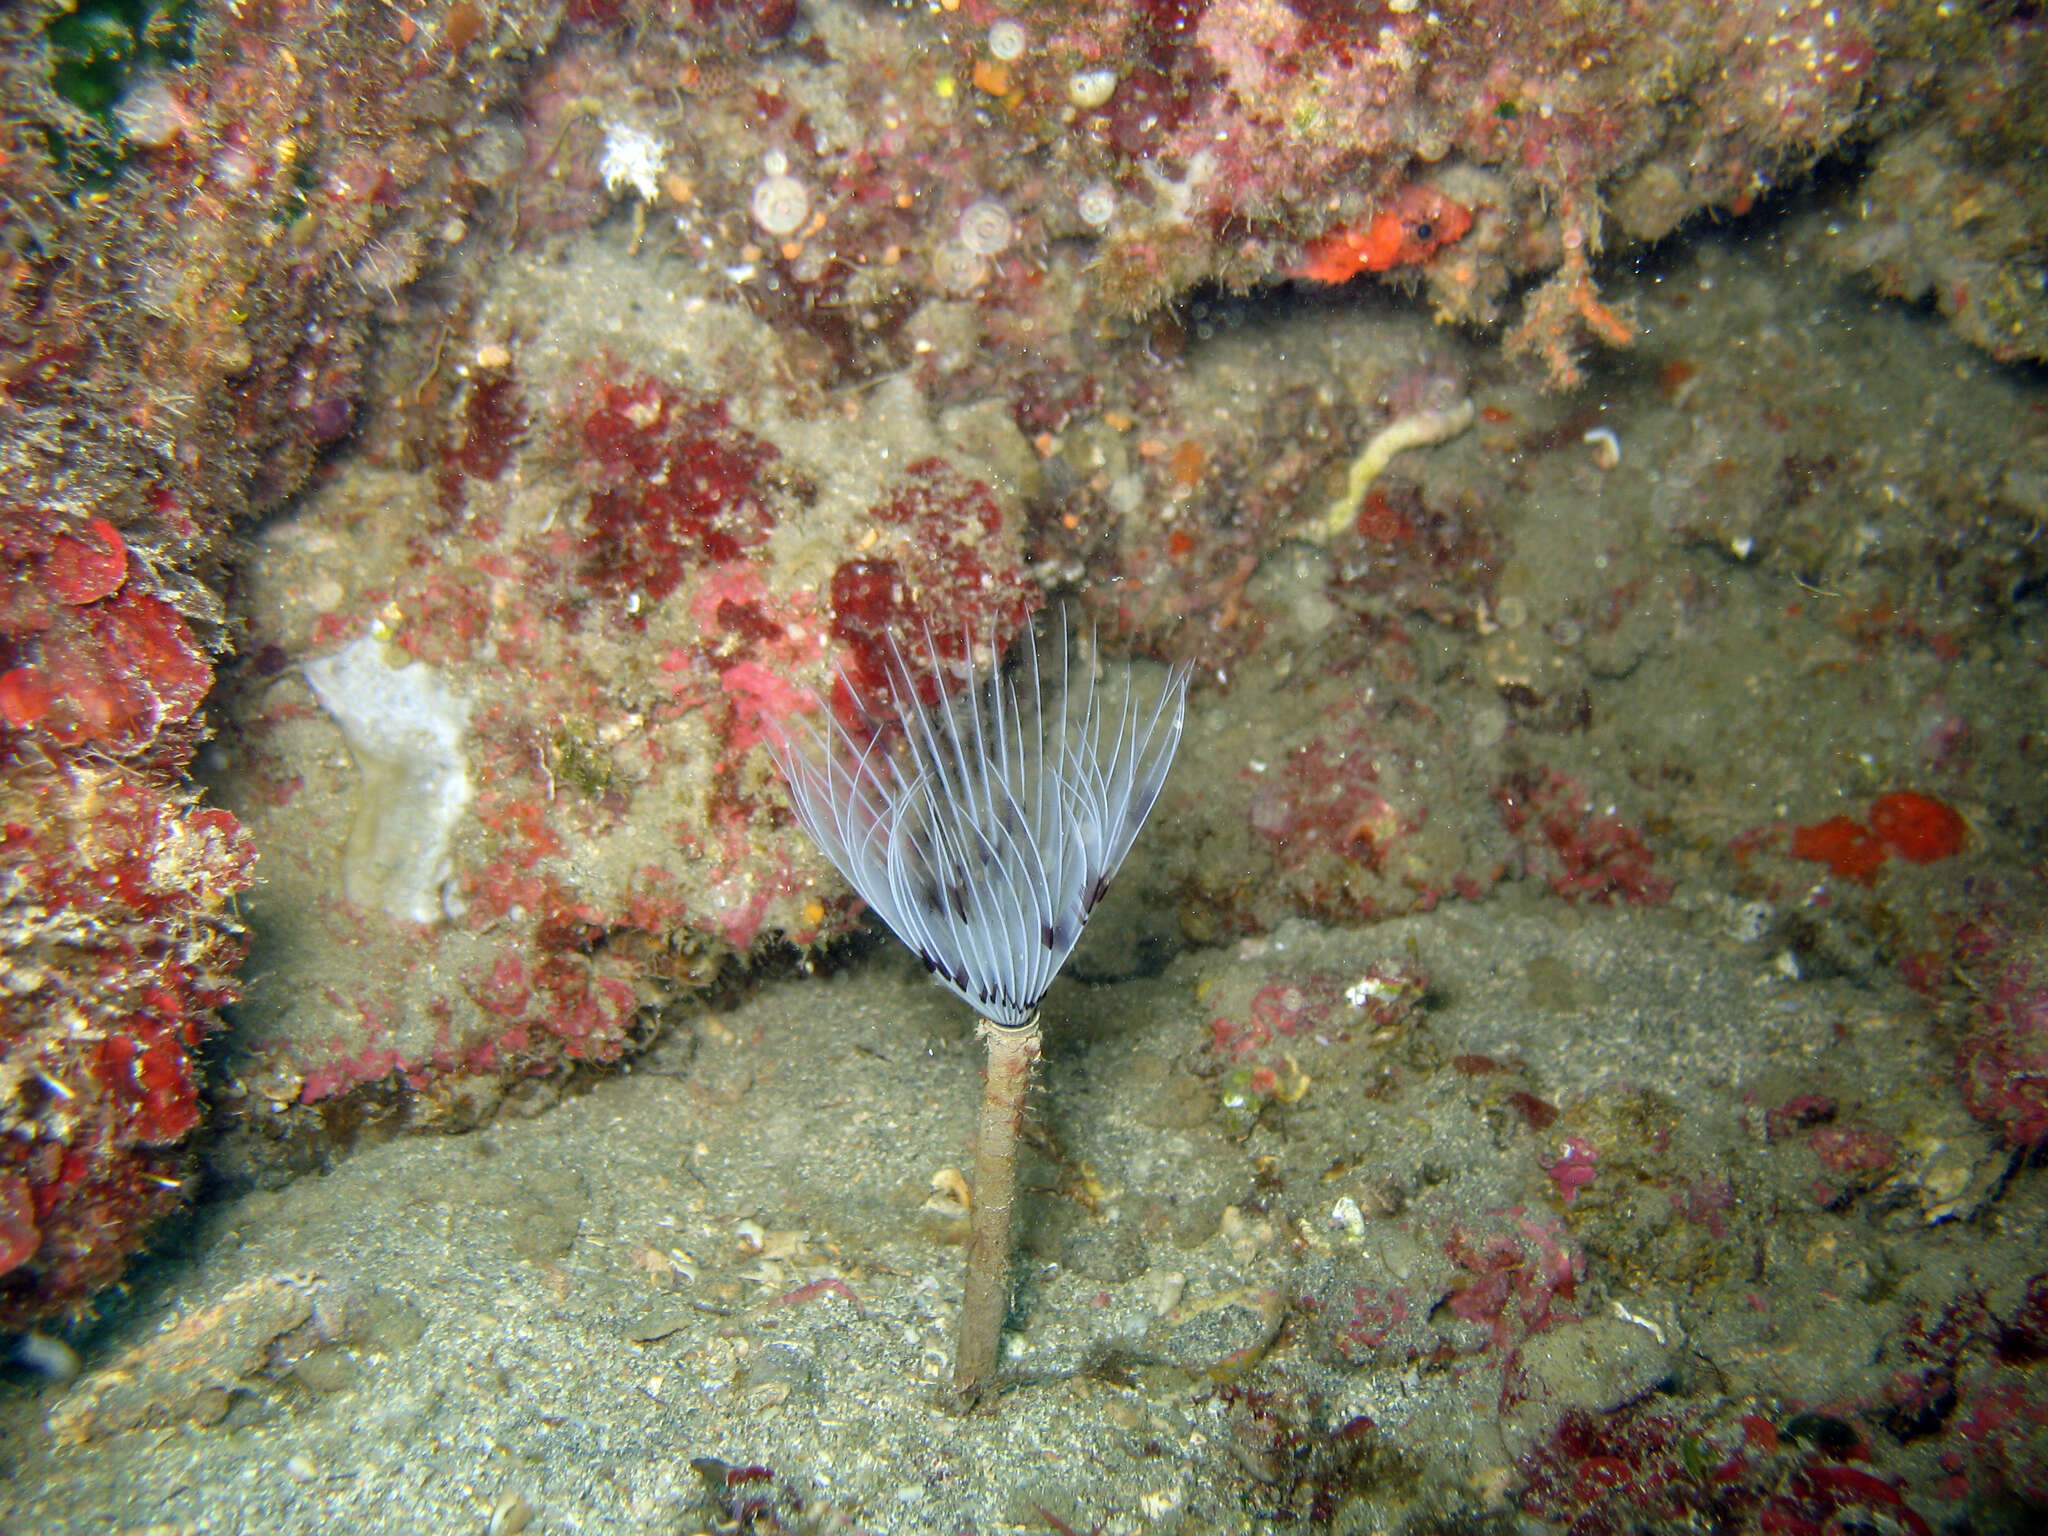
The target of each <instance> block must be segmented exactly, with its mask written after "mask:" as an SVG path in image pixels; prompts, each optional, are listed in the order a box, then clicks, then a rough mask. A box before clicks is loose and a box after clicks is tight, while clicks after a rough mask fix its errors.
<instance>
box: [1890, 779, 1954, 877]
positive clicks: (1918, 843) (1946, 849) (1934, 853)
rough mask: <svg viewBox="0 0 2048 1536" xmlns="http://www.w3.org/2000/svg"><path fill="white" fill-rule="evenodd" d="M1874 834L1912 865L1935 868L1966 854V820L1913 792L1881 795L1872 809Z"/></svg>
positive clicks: (1945, 807) (1929, 798)
mask: <svg viewBox="0 0 2048 1536" xmlns="http://www.w3.org/2000/svg"><path fill="white" fill-rule="evenodd" d="M1870 830H1871V831H1872V832H1874V833H1876V834H1877V840H1878V841H1879V842H1881V843H1883V844H1884V845H1885V847H1887V848H1889V849H1890V850H1891V851H1892V852H1893V853H1896V854H1897V855H1898V856H1899V857H1900V858H1902V859H1904V860H1906V861H1907V862H1908V863H1912V864H1932V863H1934V862H1935V860H1937V859H1947V858H1953V857H1954V856H1955V855H1956V854H1958V853H1961V852H1962V851H1963V838H1964V833H1965V829H1964V824H1963V818H1962V817H1961V816H1959V815H1957V814H1956V813H1955V811H1953V810H1951V809H1950V808H1949V807H1948V806H1946V805H1944V804H1942V803H1941V802H1940V801H1939V800H1936V799H1934V798H1933V797H1931V796H1929V795H1916V794H1914V793H1913V792H1912V791H1911V790H1900V791H1898V792H1897V793H1895V794H1889V795H1879V796H1878V797H1877V799H1876V800H1875V801H1874V802H1872V804H1871V807H1870Z"/></svg>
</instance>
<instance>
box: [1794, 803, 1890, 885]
mask: <svg viewBox="0 0 2048 1536" xmlns="http://www.w3.org/2000/svg"><path fill="white" fill-rule="evenodd" d="M1792 857H1793V858H1795V859H1810V860H1811V861H1812V862H1814V863H1816V864H1825V865H1827V867H1828V868H1829V869H1831V870H1833V871H1834V872H1835V874H1836V875H1837V876H1839V877H1840V878H1841V879H1844V880H1860V881H1861V882H1862V883H1863V884H1865V885H1868V884H1870V883H1871V882H1872V881H1873V880H1875V879H1876V878H1877V872H1878V870H1880V869H1882V868H1883V867H1884V860H1885V847H1884V844H1883V843H1881V842H1879V841H1878V840H1877V839H1876V838H1875V837H1872V836H1871V835H1870V829H1869V828H1867V827H1865V826H1864V825H1863V823H1862V822H1860V821H1851V820H1850V819H1849V818H1848V817H1847V816H1830V817H1829V818H1828V819H1827V820H1826V821H1820V822H1815V823H1814V824H1813V825H1812V826H1810V827H1794V828H1793V829H1792Z"/></svg>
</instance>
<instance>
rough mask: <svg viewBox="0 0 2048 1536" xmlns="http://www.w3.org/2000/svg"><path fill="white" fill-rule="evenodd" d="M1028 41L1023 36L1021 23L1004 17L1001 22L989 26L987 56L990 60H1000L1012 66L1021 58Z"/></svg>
mask: <svg viewBox="0 0 2048 1536" xmlns="http://www.w3.org/2000/svg"><path fill="white" fill-rule="evenodd" d="M1029 41H1030V39H1029V38H1027V37H1026V36H1025V34H1024V25H1023V23H1022V22H1017V21H1012V20H1011V19H1010V18H1009V17H1007V16H1005V17H1004V18H1003V19H1002V20H1001V21H996V22H991V23H990V24H989V29H988V51H989V54H990V56H991V57H992V58H998V59H1001V60H1002V61H1003V62H1004V63H1005V64H1014V63H1015V62H1016V61H1017V60H1018V59H1021V58H1023V57H1024V48H1025V45H1026V44H1027V43H1028V42H1029Z"/></svg>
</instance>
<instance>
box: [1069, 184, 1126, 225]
mask: <svg viewBox="0 0 2048 1536" xmlns="http://www.w3.org/2000/svg"><path fill="white" fill-rule="evenodd" d="M1074 207H1075V209H1076V210H1077V211H1078V212H1079V213H1080V215H1081V222H1082V223H1083V224H1086V225H1087V226H1088V227H1089V228H1090V229H1101V228H1102V227H1103V226H1104V225H1106V224H1107V223H1109V221H1110V220H1111V219H1113V218H1115V217H1116V188H1115V187H1113V186H1111V185H1110V184H1109V183H1108V182H1106V181H1091V182H1089V183H1088V185H1087V186H1085V187H1083V188H1082V189H1081V195H1080V196H1079V197H1077V198H1076V199H1074Z"/></svg>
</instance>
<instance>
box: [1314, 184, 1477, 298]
mask: <svg viewBox="0 0 2048 1536" xmlns="http://www.w3.org/2000/svg"><path fill="white" fill-rule="evenodd" d="M1471 227H1472V210H1471V209H1469V208H1467V207H1466V206H1465V205H1464V204H1462V203H1454V202H1452V201H1451V200H1450V199H1449V198H1448V197H1445V196H1444V195H1443V193H1441V192H1439V191H1437V190H1436V188H1434V187H1425V186H1419V185H1416V184H1414V183H1410V184H1409V185H1407V186H1405V187H1402V188H1401V189H1399V190H1398V191H1396V192H1395V193H1394V194H1393V195H1392V196H1391V197H1389V198H1388V199H1387V200H1386V201H1385V202H1384V203H1382V204H1381V205H1380V207H1379V209H1378V211H1377V212H1375V213H1374V214H1373V216H1372V217H1371V218H1370V219H1368V220H1367V221H1366V222H1365V223H1364V224H1363V225H1357V226H1353V227H1350V228H1339V229H1333V230H1330V231H1329V232H1328V233H1326V234H1324V235H1323V236H1322V237H1321V238H1319V239H1317V240H1315V241H1313V242H1312V243H1311V244H1310V245H1309V247H1308V249H1307V250H1306V251H1304V252H1303V253H1302V258H1301V261H1300V262H1299V263H1298V264H1297V265H1296V266H1295V267H1293V268H1292V269H1291V270H1290V272H1289V273H1288V275H1289V276H1290V277H1303V278H1307V279H1309V280H1310V281H1311V282H1317V283H1342V282H1348V281H1349V280H1350V279H1352V278H1354V277H1356V276H1357V275H1358V274H1359V273H1361V272H1385V271H1387V270H1389V269H1390V268H1393V267H1406V266H1413V265H1415V264H1416V263H1418V262H1424V261H1427V260H1429V258H1430V257H1432V256H1434V255H1435V254H1436V253H1437V252H1438V251H1440V250H1442V249H1443V248H1444V247H1445V246H1447V245H1451V244H1453V243H1455V242H1456V241H1459V240H1462V239H1464V238H1465V232H1466V231H1467V230H1469V229H1470V228H1471Z"/></svg>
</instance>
